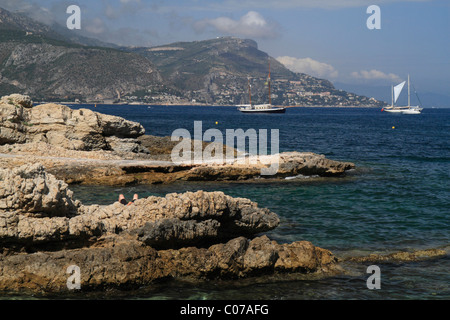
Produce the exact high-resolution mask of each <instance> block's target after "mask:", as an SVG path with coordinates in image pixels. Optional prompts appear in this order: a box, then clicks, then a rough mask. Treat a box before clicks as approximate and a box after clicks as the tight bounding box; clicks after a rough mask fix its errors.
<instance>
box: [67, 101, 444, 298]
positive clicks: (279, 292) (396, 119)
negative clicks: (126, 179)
mask: <svg viewBox="0 0 450 320" xmlns="http://www.w3.org/2000/svg"><path fill="white" fill-rule="evenodd" d="M83 107H86V106H83ZM91 108H92V109H93V110H95V111H99V112H102V113H109V114H114V115H119V116H122V117H125V118H126V119H129V120H133V121H138V122H140V123H142V125H143V126H144V127H145V129H146V133H147V134H153V135H159V136H169V135H171V134H172V132H173V131H174V130H175V129H178V128H186V129H188V130H189V131H190V132H192V134H193V133H194V121H202V126H203V131H205V130H207V129H209V128H217V129H219V130H221V131H222V132H223V134H224V135H225V130H226V129H238V128H242V129H244V130H247V129H248V128H254V129H256V130H258V129H279V133H280V151H311V152H315V153H320V154H325V155H326V156H327V157H328V158H330V159H334V160H344V161H351V162H354V163H355V164H356V169H355V170H352V171H351V172H349V173H348V175H347V176H346V177H343V178H317V177H310V178H307V177H299V178H296V179H289V180H285V181H280V182H271V183H268V182H257V183H254V182H240V183H214V182H207V183H199V182H192V183H175V184H171V185H149V186H130V187H123V188H113V187H87V186H72V187H71V189H72V190H74V192H75V196H76V197H77V198H78V199H80V200H81V201H82V202H83V203H85V204H90V203H101V204H109V203H112V202H114V201H115V200H116V199H117V196H118V194H119V193H124V194H125V195H126V196H128V197H132V195H133V194H134V193H139V195H140V196H141V197H145V196H149V195H158V196H164V195H165V194H167V193H170V192H185V191H196V190H207V191H212V190H221V191H223V192H225V193H226V194H229V195H231V196H239V197H246V198H249V199H251V200H253V201H255V202H258V204H259V205H260V206H261V207H267V208H269V209H271V210H272V211H273V212H276V213H277V214H278V215H279V216H280V219H281V224H280V226H279V227H278V228H277V229H275V230H273V231H271V232H269V233H268V236H269V237H271V238H273V239H275V240H277V241H279V242H292V241H297V240H308V241H311V242H312V243H313V244H315V245H317V246H320V247H323V248H327V249H329V250H331V251H332V252H333V253H335V254H336V255H338V256H339V255H342V256H346V255H354V254H356V255H362V254H367V253H373V252H376V253H390V252H394V251H400V250H414V249H427V248H442V249H445V250H447V251H448V248H449V244H450V223H449V213H450V209H449V208H450V193H449V190H450V183H449V178H450V109H425V110H424V111H423V113H422V114H420V115H393V114H387V113H384V112H380V110H375V109H359V108H358V109H350V108H348V109H347V108H346V109H339V108H290V109H288V110H287V112H286V113H285V114H259V115H248V114H241V113H239V112H238V111H237V110H236V109H235V108H230V107H181V106H167V107H166V106H151V108H147V107H146V106H97V107H96V108H93V107H91ZM216 122H217V124H216ZM353 268H354V274H352V275H348V276H342V277H336V278H331V279H322V280H310V281H309V280H308V281H306V280H303V281H287V282H284V281H276V280H272V281H270V282H268V283H264V284H262V283H260V284H258V283H254V284H252V283H247V284H246V285H244V286H239V287H237V284H236V283H229V284H227V285H220V286H219V285H217V284H208V285H204V286H200V287H192V286H191V285H189V286H183V285H182V284H177V283H174V284H166V285H164V286H161V287H158V288H156V289H152V290H149V291H146V292H145V294H143V295H142V292H141V293H136V298H140V299H151V298H164V299H177V298H183V299H189V298H192V299H227V298H240V299H258V298H263V299H449V298H450V289H449V284H450V276H449V272H448V270H450V260H449V258H448V256H447V257H444V258H439V259H431V260H427V261H422V262H414V263H404V264H386V265H381V266H380V268H381V272H382V282H381V283H382V288H381V289H380V290H368V289H367V287H366V279H367V277H368V274H366V273H365V271H366V270H365V269H364V268H365V267H364V266H359V267H357V266H354V267H353Z"/></svg>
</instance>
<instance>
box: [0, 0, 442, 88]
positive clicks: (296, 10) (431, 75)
mask: <svg viewBox="0 0 450 320" xmlns="http://www.w3.org/2000/svg"><path fill="white" fill-rule="evenodd" d="M69 5H78V6H79V7H80V9H81V29H80V30H73V31H72V32H78V33H81V34H83V35H85V36H89V37H93V38H97V39H100V40H103V41H107V42H112V43H116V44H120V45H127V46H157V45H163V44H170V43H173V42H177V41H194V40H205V39H211V38H215V37H220V36H235V37H239V38H248V39H253V40H255V41H257V43H258V46H259V49H260V50H262V51H265V52H267V53H268V54H269V55H270V56H272V57H274V58H277V59H278V60H279V61H280V62H282V63H283V64H285V65H286V66H287V67H288V68H289V69H291V70H293V71H296V72H304V73H307V74H310V75H313V76H316V77H320V78H324V79H328V80H330V81H332V82H333V83H336V82H339V83H346V84H354V85H366V86H390V85H395V84H397V83H400V82H401V81H403V80H406V78H407V75H408V74H410V76H411V81H412V82H413V83H414V87H415V88H416V90H417V91H423V92H433V93H438V94H445V95H450V22H449V21H450V1H449V0H278V1H268V0H224V1H217V0H184V1H181V0H170V1H163V0H95V1H93V0H69V1H66V0H63V1H56V0H0V7H3V8H5V9H7V10H11V11H13V12H20V13H24V14H27V15H30V16H32V17H33V18H34V19H36V20H39V21H41V22H44V23H52V22H57V23H60V24H61V25H64V26H65V25H66V20H67V19H68V18H69V16H70V14H68V13H67V12H66V10H67V7H68V6H69ZM371 5H377V6H378V8H379V13H380V15H379V19H378V20H377V21H379V26H380V29H369V28H368V26H367V20H368V19H369V20H370V21H372V22H373V21H374V20H372V18H373V16H372V15H373V13H374V12H373V11H369V13H368V12H367V10H368V7H369V6H371Z"/></svg>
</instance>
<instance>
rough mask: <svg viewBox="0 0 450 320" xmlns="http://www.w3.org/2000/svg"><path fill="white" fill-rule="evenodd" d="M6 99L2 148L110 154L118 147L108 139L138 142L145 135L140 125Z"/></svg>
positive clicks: (0, 114) (1, 113) (1, 108)
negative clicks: (38, 145) (42, 146)
mask: <svg viewBox="0 0 450 320" xmlns="http://www.w3.org/2000/svg"><path fill="white" fill-rule="evenodd" d="M6 98H7V99H9V98H8V97H6ZM4 99H5V97H4V98H2V103H0V119H1V120H2V121H1V124H0V144H5V143H7V144H14V143H31V142H44V143H49V144H51V145H55V146H60V147H63V148H65V149H69V150H111V149H113V147H114V146H115V145H117V143H115V144H114V143H113V146H111V144H110V143H108V139H107V138H108V137H117V138H119V139H126V138H136V137H138V136H141V135H143V134H144V133H145V129H144V128H143V127H142V125H140V124H139V123H137V122H133V121H128V120H125V119H123V118H121V117H116V116H111V115H104V114H100V113H97V112H94V111H92V110H89V109H79V110H72V109H71V108H69V107H67V106H63V105H58V104H54V103H48V104H42V105H38V106H34V107H32V108H29V107H24V106H23V105H21V104H9V103H5V101H4ZM21 103H22V104H26V102H21ZM109 141H110V142H111V140H109ZM125 142H127V143H129V141H127V140H126V141H125ZM134 144H140V142H139V141H137V140H136V141H134ZM120 145H121V146H122V144H120ZM133 149H136V148H133ZM136 151H139V150H136Z"/></svg>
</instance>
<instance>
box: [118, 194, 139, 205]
mask: <svg viewBox="0 0 450 320" xmlns="http://www.w3.org/2000/svg"><path fill="white" fill-rule="evenodd" d="M137 199H138V195H137V194H136V193H135V194H134V196H133V200H132V201H130V202H127V200H126V199H125V196H124V195H123V194H121V195H119V202H120V203H121V204H123V205H127V206H129V205H130V204H132V203H133V202H134V201H136V200H137Z"/></svg>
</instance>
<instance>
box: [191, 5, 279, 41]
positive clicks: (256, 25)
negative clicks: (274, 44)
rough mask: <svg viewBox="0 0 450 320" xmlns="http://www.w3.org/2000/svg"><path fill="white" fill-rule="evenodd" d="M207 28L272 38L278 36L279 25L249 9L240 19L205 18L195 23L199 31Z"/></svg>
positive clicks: (224, 32)
mask: <svg viewBox="0 0 450 320" xmlns="http://www.w3.org/2000/svg"><path fill="white" fill-rule="evenodd" d="M207 28H212V29H213V30H216V31H219V32H220V33H222V34H227V35H238V36H245V37H255V38H272V37H275V36H277V30H276V29H277V26H276V24H275V23H273V22H268V21H267V20H266V19H264V17H263V16H262V15H260V14H259V13H258V12H256V11H249V12H247V13H246V14H245V15H243V16H242V17H241V18H239V19H238V20H233V19H231V18H229V17H218V18H215V19H203V20H200V21H197V22H195V23H194V29H195V30H196V31H197V32H203V31H205V29H207Z"/></svg>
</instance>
